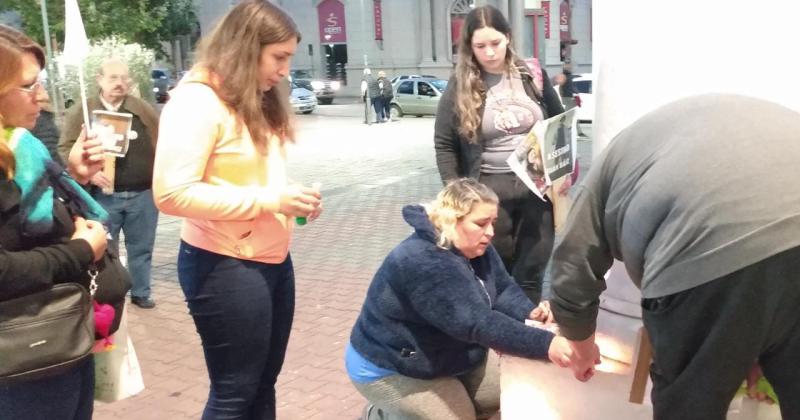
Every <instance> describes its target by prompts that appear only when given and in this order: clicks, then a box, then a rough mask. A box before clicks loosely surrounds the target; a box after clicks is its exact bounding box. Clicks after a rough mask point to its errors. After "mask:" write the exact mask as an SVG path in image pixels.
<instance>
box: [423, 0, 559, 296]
mask: <svg viewBox="0 0 800 420" xmlns="http://www.w3.org/2000/svg"><path fill="white" fill-rule="evenodd" d="M510 44H511V27H510V26H509V25H508V22H507V21H506V19H505V17H503V15H502V13H500V11H499V10H497V9H496V8H494V7H492V6H481V7H476V8H475V9H472V10H471V11H470V12H469V14H468V15H467V17H466V19H465V21H464V26H463V30H462V32H461V39H460V41H459V51H458V63H457V64H456V70H455V74H454V75H453V76H452V77H451V78H450V81H449V82H448V84H447V89H446V90H445V92H444V95H443V96H442V99H441V100H440V102H439V108H438V111H437V113H436V124H435V134H434V146H435V149H436V163H437V166H438V168H439V174H440V175H441V178H442V181H443V182H447V181H448V180H451V179H454V178H460V177H472V178H476V179H479V180H480V181H481V183H483V184H486V185H487V186H489V187H490V188H492V189H493V190H494V191H495V192H496V193H497V195H498V196H499V197H500V205H499V209H498V217H497V224H496V225H495V236H494V239H493V240H492V244H493V245H494V247H495V248H496V249H497V252H498V253H499V254H500V257H501V258H502V259H503V263H504V264H505V267H506V269H507V270H508V272H509V273H511V274H512V275H513V276H514V279H515V280H516V281H517V283H518V284H519V285H520V286H521V287H522V289H523V290H524V291H525V293H526V294H527V295H528V297H529V298H530V299H531V300H532V301H533V302H539V300H540V299H541V294H542V282H543V278H544V271H545V267H546V265H547V262H548V259H549V257H550V251H551V249H552V246H553V237H554V234H555V233H554V225H553V206H552V204H551V202H550V201H549V200H546V201H545V200H542V199H541V198H539V197H538V196H537V195H536V194H534V193H533V192H532V191H530V190H529V189H528V187H527V186H525V184H524V183H523V182H522V181H521V180H520V179H519V178H518V177H517V176H516V175H515V174H514V173H513V172H512V171H511V167H509V165H508V163H507V162H506V160H507V159H508V157H509V156H510V155H511V153H512V152H513V151H514V149H515V148H516V147H517V145H519V144H520V142H522V141H524V140H525V137H526V136H527V134H528V132H529V131H530V130H531V128H533V125H534V124H535V123H536V121H539V120H543V119H545V118H548V117H552V116H554V115H557V114H560V113H562V112H564V108H563V107H562V106H561V103H560V102H559V101H558V97H557V95H556V93H555V90H554V89H553V87H552V85H551V84H550V78H549V77H548V76H547V73H546V72H545V71H544V69H542V83H543V89H542V90H540V89H538V88H537V87H536V85H535V84H534V82H533V76H532V74H531V71H530V69H529V68H528V67H527V65H526V64H525V63H524V62H523V61H521V60H519V58H518V57H517V56H516V54H515V53H514V51H513V49H512V48H511V45H510Z"/></svg>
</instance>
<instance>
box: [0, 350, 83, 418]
mask: <svg viewBox="0 0 800 420" xmlns="http://www.w3.org/2000/svg"><path fill="white" fill-rule="evenodd" d="M92 410H94V358H92V357H88V358H87V359H86V361H84V362H83V363H81V364H80V366H77V367H75V368H73V369H72V370H70V371H69V372H66V373H62V374H60V375H58V376H53V377H51V378H44V379H39V380H35V381H30V382H20V383H17V384H12V385H0V418H2V419H14V420H40V419H48V420H90V419H91V418H92Z"/></svg>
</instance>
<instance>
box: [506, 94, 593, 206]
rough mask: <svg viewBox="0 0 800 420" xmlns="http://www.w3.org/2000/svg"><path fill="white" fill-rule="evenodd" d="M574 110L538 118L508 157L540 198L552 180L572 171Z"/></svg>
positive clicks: (574, 136)
mask: <svg viewBox="0 0 800 420" xmlns="http://www.w3.org/2000/svg"><path fill="white" fill-rule="evenodd" d="M575 110H576V108H573V109H571V110H569V111H567V112H565V113H563V114H560V115H556V116H555V117H552V118H548V119H547V120H544V121H538V122H537V123H536V124H535V125H534V126H533V129H531V131H530V132H529V133H528V136H527V137H526V138H525V140H524V141H523V142H521V143H520V144H519V145H518V146H517V148H516V149H515V150H514V152H512V153H511V156H509V158H508V161H507V162H508V165H509V166H510V167H511V170H512V171H513V172H514V173H515V174H516V175H517V176H518V177H519V178H520V180H522V182H523V183H525V185H527V186H528V188H529V189H530V190H531V191H533V192H534V193H535V194H536V195H537V196H539V198H541V199H542V200H544V196H545V194H547V193H548V188H549V187H550V186H551V185H552V184H553V181H555V180H558V179H561V178H563V177H565V176H567V175H570V174H571V173H572V171H573V170H574V167H575V160H576V159H577V153H576V151H577V139H578V136H577V130H576V123H577V121H576V118H575ZM551 199H552V197H551Z"/></svg>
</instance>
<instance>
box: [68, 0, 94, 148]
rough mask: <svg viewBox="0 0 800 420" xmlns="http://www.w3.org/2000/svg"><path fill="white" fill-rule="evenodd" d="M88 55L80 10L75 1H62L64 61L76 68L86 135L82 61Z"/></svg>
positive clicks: (86, 122) (86, 114) (87, 123)
mask: <svg viewBox="0 0 800 420" xmlns="http://www.w3.org/2000/svg"><path fill="white" fill-rule="evenodd" d="M88 54H89V40H88V39H87V38H86V29H85V28H84V27H83V18H82V17H81V10H80V7H78V1H77V0H65V1H64V53H63V57H64V58H65V59H66V60H65V61H66V62H67V63H70V64H74V65H75V66H77V67H78V83H79V84H80V94H81V105H82V106H83V127H84V128H85V129H86V131H87V133H88V131H89V129H91V125H90V124H89V108H88V106H87V103H86V81H85V80H84V74H83V61H84V60H85V59H86V56H87V55H88Z"/></svg>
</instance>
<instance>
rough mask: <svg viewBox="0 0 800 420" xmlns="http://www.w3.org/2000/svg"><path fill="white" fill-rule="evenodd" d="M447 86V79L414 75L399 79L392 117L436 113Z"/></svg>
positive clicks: (395, 90) (395, 91)
mask: <svg viewBox="0 0 800 420" xmlns="http://www.w3.org/2000/svg"><path fill="white" fill-rule="evenodd" d="M446 88H447V80H442V79H437V78H432V77H414V78H408V79H405V80H398V83H397V85H396V86H395V89H394V98H393V99H392V102H391V113H392V119H396V118H400V117H402V116H404V115H416V116H418V117H421V116H423V115H436V108H438V106H439V99H440V98H441V97H442V93H444V90H445V89H446Z"/></svg>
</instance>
